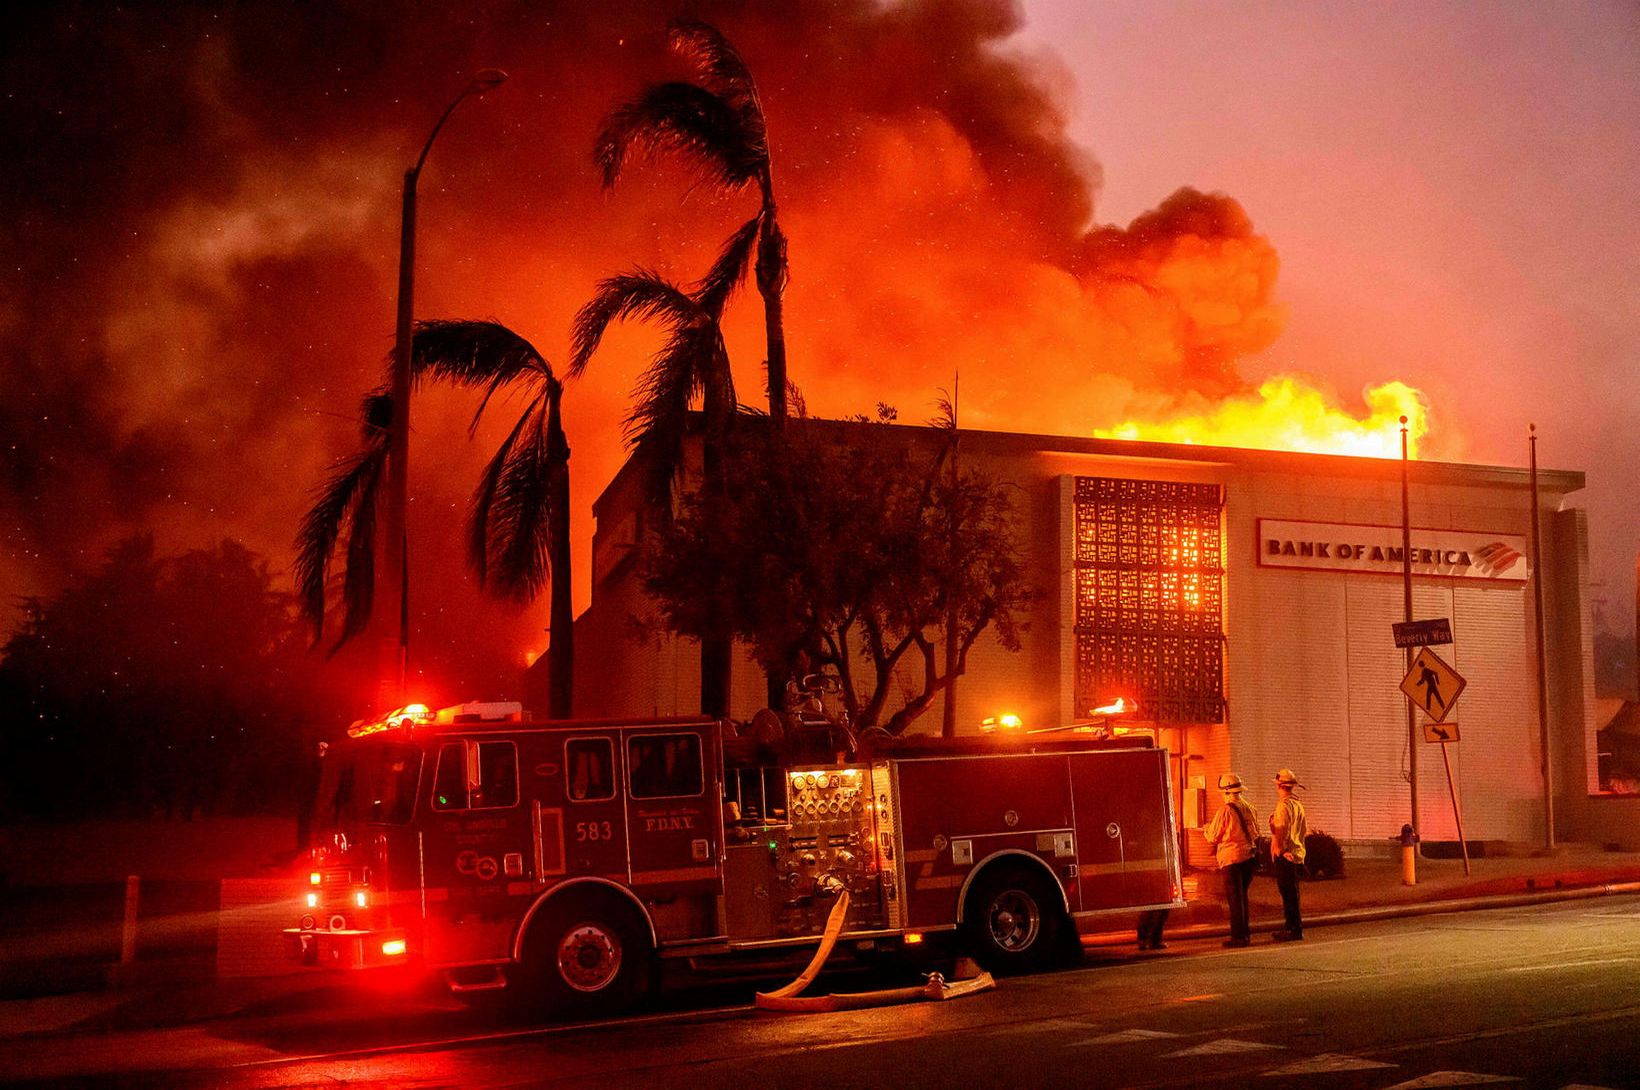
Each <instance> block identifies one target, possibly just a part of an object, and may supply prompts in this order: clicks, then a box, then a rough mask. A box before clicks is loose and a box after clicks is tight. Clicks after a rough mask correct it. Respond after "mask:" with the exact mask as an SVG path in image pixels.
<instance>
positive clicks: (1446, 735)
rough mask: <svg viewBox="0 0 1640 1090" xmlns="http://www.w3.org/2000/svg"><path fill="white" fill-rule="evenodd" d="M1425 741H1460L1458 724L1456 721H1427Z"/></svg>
mask: <svg viewBox="0 0 1640 1090" xmlns="http://www.w3.org/2000/svg"><path fill="white" fill-rule="evenodd" d="M1424 741H1426V742H1456V741H1458V724H1456V723H1425V724H1424Z"/></svg>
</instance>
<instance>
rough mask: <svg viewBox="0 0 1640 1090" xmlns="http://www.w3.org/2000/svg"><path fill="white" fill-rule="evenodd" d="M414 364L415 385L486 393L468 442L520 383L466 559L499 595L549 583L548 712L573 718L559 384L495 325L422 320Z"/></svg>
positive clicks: (541, 361)
mask: <svg viewBox="0 0 1640 1090" xmlns="http://www.w3.org/2000/svg"><path fill="white" fill-rule="evenodd" d="M411 361H412V364H413V369H414V372H415V374H416V376H417V377H418V378H420V377H428V378H434V379H442V380H445V381H447V382H451V383H454V384H455V385H457V386H467V387H481V388H483V390H484V397H483V400H482V401H480V402H479V406H478V408H477V410H475V411H474V413H473V419H472V424H471V425H470V426H469V429H468V434H472V432H474V431H476V430H477V428H478V423H479V420H480V419H481V418H482V417H483V415H484V410H485V409H486V408H487V407H488V406H489V404H490V399H491V398H492V397H494V396H495V394H496V393H497V392H498V391H500V390H501V389H503V388H505V387H509V386H513V385H514V384H519V385H521V387H522V388H523V390H524V391H525V392H526V393H527V395H528V397H529V400H528V402H527V404H526V405H525V406H524V411H523V412H522V413H520V414H519V417H518V421H517V422H516V423H515V424H514V425H513V426H512V430H511V431H509V432H508V433H507V437H506V438H505V439H504V440H502V442H501V446H500V447H498V448H497V449H496V452H495V455H494V456H493V457H491V459H490V462H489V464H488V465H487V466H485V467H484V473H483V475H482V476H481V477H480V478H479V484H478V488H477V489H476V490H475V491H474V493H473V503H472V511H471V513H470V516H469V519H468V531H467V561H468V563H469V564H470V565H471V566H472V568H473V570H474V572H475V573H476V574H477V576H478V583H479V586H481V587H484V588H485V589H487V590H490V591H492V592H494V593H496V594H498V595H500V596H502V597H507V598H511V599H514V600H516V601H520V602H528V601H531V600H532V599H534V598H535V596H536V595H537V594H538V593H539V592H540V590H541V587H542V584H549V585H550V587H551V599H550V606H549V610H548V617H549V620H548V624H549V626H550V629H549V630H550V631H551V633H552V638H551V643H550V644H549V645H548V649H547V676H548V679H549V686H550V689H551V693H550V696H549V704H548V711H547V713H548V715H550V716H551V717H552V718H554V719H567V718H569V716H570V715H571V714H572V712H573V685H574V675H575V631H574V626H575V618H574V611H573V609H572V605H571V598H570V591H571V582H570V579H571V576H570V550H569V546H570V536H569V515H570V492H569V442H568V440H567V439H566V438H565V436H564V425H563V416H562V403H563V393H564V387H563V384H562V383H560V382H559V381H558V378H557V376H555V375H554V374H553V372H552V365H551V364H550V363H548V362H547V359H546V357H545V356H543V355H542V354H541V353H540V352H538V351H536V349H535V346H534V345H532V344H530V342H529V341H527V340H525V339H524V338H523V337H521V336H519V335H518V334H517V333H514V332H513V331H512V330H510V329H508V328H507V327H506V326H504V325H502V324H501V323H499V322H493V321H461V320H431V321H422V322H417V323H416V332H415V338H414V340H413V342H412V346H411Z"/></svg>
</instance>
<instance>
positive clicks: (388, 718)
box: [347, 700, 524, 738]
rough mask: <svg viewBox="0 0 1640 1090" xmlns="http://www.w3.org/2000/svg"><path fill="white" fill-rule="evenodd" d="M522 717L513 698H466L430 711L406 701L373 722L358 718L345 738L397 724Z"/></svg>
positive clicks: (522, 708) (357, 736)
mask: <svg viewBox="0 0 1640 1090" xmlns="http://www.w3.org/2000/svg"><path fill="white" fill-rule="evenodd" d="M522 718H524V705H522V704H520V703H519V702H518V701H516V700H487V701H486V700H469V701H468V702H467V703H465V704H453V705H451V706H450V707H448V708H440V709H439V710H438V711H436V712H435V711H433V710H431V709H430V708H428V707H427V705H426V704H406V705H405V706H404V707H402V708H395V709H393V710H392V711H390V712H388V713H387V714H386V715H384V716H383V717H382V718H380V719H378V720H376V721H375V722H371V723H367V722H365V721H364V720H363V719H360V720H359V721H357V722H356V723H354V724H353V725H352V726H351V727H348V728H347V736H348V737H349V738H363V737H364V736H365V735H367V734H380V733H381V732H382V731H384V730H396V729H397V728H399V727H410V728H414V727H415V725H416V724H417V723H508V722H517V721H518V720H520V719H522Z"/></svg>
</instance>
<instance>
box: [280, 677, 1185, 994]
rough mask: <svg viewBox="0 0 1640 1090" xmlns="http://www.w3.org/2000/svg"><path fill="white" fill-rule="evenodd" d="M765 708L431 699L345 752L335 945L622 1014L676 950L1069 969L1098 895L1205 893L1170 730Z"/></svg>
mask: <svg viewBox="0 0 1640 1090" xmlns="http://www.w3.org/2000/svg"><path fill="white" fill-rule="evenodd" d="M790 722H791V726H790V727H789V728H788V727H786V726H783V725H782V723H781V721H780V717H778V716H775V715H774V713H771V712H764V713H760V715H759V717H758V718H757V719H754V721H753V722H752V723H751V724H737V723H733V722H729V721H720V720H714V719H708V718H670V719H618V720H614V719H604V720H577V721H534V720H532V719H531V718H530V717H528V716H527V715H526V713H524V711H523V709H522V708H521V707H520V706H519V705H516V704H468V705H461V706H458V707H454V708H447V709H443V710H442V711H438V712H433V711H430V710H428V709H426V708H424V707H421V706H411V707H409V708H406V709H402V710H401V711H399V712H396V713H395V714H394V715H392V716H389V717H387V718H385V719H383V720H381V721H380V722H376V723H371V724H365V725H356V726H355V727H354V728H353V729H352V730H350V732H349V734H350V737H349V738H348V739H347V740H346V741H345V742H343V743H341V744H339V745H337V746H333V747H331V751H330V754H329V755H328V756H327V757H326V758H325V766H326V767H325V770H324V773H323V776H322V779H321V785H320V791H319V802H318V810H319V812H318V813H317V814H316V815H315V821H314V828H315V846H314V848H313V851H312V854H311V863H310V864H309V865H308V866H307V867H305V868H304V870H305V871H306V873H305V874H303V875H302V876H301V878H300V879H299V881H300V882H301V884H302V885H303V886H304V889H303V895H302V898H301V900H300V902H299V904H298V906H297V911H295V912H293V917H295V918H294V919H293V922H294V923H295V924H296V926H293V927H291V928H289V929H287V930H286V931H285V933H284V934H285V936H286V941H287V944H288V946H289V949H290V952H291V954H292V955H293V956H294V957H297V958H299V959H301V960H302V961H303V962H305V963H306V964H309V965H314V966H321V967H331V968H345V969H366V968H371V967H376V966H383V965H392V964H404V965H411V964H413V965H416V966H418V967H419V968H421V969H424V970H426V971H428V972H431V973H436V974H440V975H442V977H443V979H444V981H445V983H447V984H448V985H449V987H450V988H451V989H452V990H454V991H456V992H458V993H466V992H475V991H486V990H491V989H499V988H514V989H524V990H527V991H528V992H529V994H532V995H535V996H538V997H539V998H541V999H544V1000H545V1001H546V1002H547V1003H548V1004H550V1005H552V1006H557V1007H564V1006H568V1005H571V1004H573V1005H574V1006H575V1007H576V1008H577V1009H581V1010H584V1009H588V1008H589V1007H592V1008H603V1009H614V1008H619V1007H621V1006H624V1005H626V1004H628V1003H630V1002H631V1001H632V1000H634V999H635V998H636V997H637V996H638V995H639V994H640V993H641V992H642V991H643V990H644V988H645V987H646V986H647V984H648V983H649V981H650V980H651V978H652V975H653V973H654V971H655V969H656V968H657V967H660V966H664V965H665V964H666V963H667V962H668V961H669V960H670V959H684V962H685V963H686V964H687V965H689V966H691V967H700V966H702V965H703V964H705V963H708V962H723V963H731V962H733V961H734V960H735V959H736V958H740V959H742V960H744V959H745V958H747V957H749V956H753V955H760V956H761V957H763V958H764V959H765V960H767V958H768V956H769V955H770V954H771V953H773V952H776V951H786V952H789V953H792V954H796V955H801V954H803V953H804V952H805V948H806V949H807V950H808V951H812V950H813V949H814V948H815V947H816V945H817V944H818V943H819V941H820V938H821V935H822V932H823V931H824V930H825V928H826V925H827V922H828V916H829V915H830V912H831V910H832V908H833V907H834V905H836V904H837V902H838V901H839V900H841V898H840V897H839V894H840V893H841V892H842V891H844V890H846V891H847V892H848V894H849V896H848V898H847V907H846V910H845V912H846V917H845V919H844V920H843V932H842V936H841V940H840V941H839V943H838V946H837V949H839V950H847V951H852V952H855V953H864V952H866V951H870V952H872V953H873V954H874V955H876V956H881V955H882V954H884V953H888V954H894V953H905V952H907V950H906V948H907V947H918V948H919V949H923V950H926V949H928V947H919V944H921V943H923V942H925V941H928V942H930V943H931V944H935V945H944V944H945V943H947V942H954V943H956V944H958V945H959V946H960V948H961V950H962V952H964V953H967V954H970V955H972V956H973V957H974V958H975V959H976V960H977V961H978V962H979V963H980V964H981V965H983V966H984V967H986V968H987V969H993V970H997V971H1002V972H1017V971H1025V970H1031V969H1035V968H1038V967H1042V966H1045V965H1047V964H1049V963H1050V962H1052V961H1054V960H1055V959H1056V958H1059V957H1061V956H1064V955H1065V954H1066V953H1067V952H1068V951H1074V950H1076V949H1077V947H1078V944H1077V943H1076V941H1075V940H1076V934H1077V931H1078V929H1079V928H1086V927H1087V922H1088V921H1090V920H1092V919H1093V918H1095V917H1098V916H1101V915H1105V914H1111V913H1133V912H1135V911H1140V910H1145V909H1156V908H1169V907H1176V906H1177V905H1179V904H1180V900H1179V898H1180V875H1179V859H1178V854H1177V842H1176V840H1175V837H1174V832H1173V811H1172V802H1171V800H1172V792H1171V790H1170V788H1169V764H1168V759H1167V753H1166V751H1165V750H1162V749H1158V748H1156V746H1155V745H1154V743H1153V742H1152V741H1151V739H1150V738H1148V737H1143V736H1140V737H1128V738H1108V737H1104V738H1101V737H1092V736H1089V735H1086V734H1076V733H1057V734H1051V733H1050V734H1037V735H1032V734H1025V733H1023V732H1018V731H1012V732H1007V733H1006V734H993V735H990V736H982V737H975V738H965V739H933V738H906V739H895V740H888V739H886V738H885V739H882V740H879V742H878V743H877V744H875V745H872V744H870V743H866V744H861V743H858V742H856V740H855V739H854V738H853V737H852V735H849V734H848V732H846V731H844V732H841V734H840V733H839V732H838V731H836V730H835V729H828V728H827V726H826V725H825V724H818V725H816V724H813V723H809V724H803V723H800V722H797V721H795V720H790Z"/></svg>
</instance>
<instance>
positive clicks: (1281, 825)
mask: <svg viewBox="0 0 1640 1090" xmlns="http://www.w3.org/2000/svg"><path fill="white" fill-rule="evenodd" d="M1303 786H1304V785H1303V784H1301V783H1299V782H1298V776H1297V775H1296V774H1295V773H1294V772H1293V770H1292V769H1290V768H1284V769H1282V770H1281V771H1279V772H1277V773H1276V793H1277V795H1278V798H1277V799H1276V808H1275V810H1273V811H1272V812H1271V814H1270V865H1271V866H1272V867H1274V868H1275V872H1276V888H1277V889H1279V890H1281V912H1282V915H1283V917H1285V921H1284V922H1285V925H1284V926H1283V927H1282V929H1281V930H1280V931H1277V932H1276V933H1275V935H1274V936H1272V937H1273V938H1274V939H1275V940H1276V941H1277V942H1294V941H1297V940H1298V939H1302V938H1303V937H1304V917H1303V915H1302V914H1301V913H1300V911H1299V904H1298V876H1299V872H1300V871H1302V870H1303V868H1304V833H1305V829H1304V804H1303V803H1302V802H1299V801H1298V797H1297V796H1295V795H1294V794H1293V789H1294V788H1296V787H1303Z"/></svg>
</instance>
